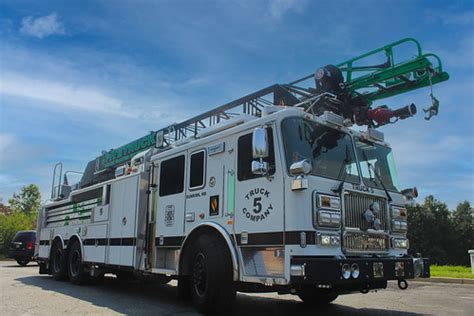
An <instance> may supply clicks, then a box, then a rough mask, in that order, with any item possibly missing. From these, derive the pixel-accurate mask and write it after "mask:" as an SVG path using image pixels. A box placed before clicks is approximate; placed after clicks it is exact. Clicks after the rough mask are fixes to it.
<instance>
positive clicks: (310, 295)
mask: <svg viewBox="0 0 474 316" xmlns="http://www.w3.org/2000/svg"><path fill="white" fill-rule="evenodd" d="M297 295H298V297H299V298H300V299H301V300H302V301H303V303H304V304H305V305H307V306H324V305H327V304H329V303H331V302H332V301H334V300H335V299H336V298H337V296H338V295H337V293H335V292H334V291H331V290H327V289H317V288H316V287H314V286H306V287H303V288H302V289H301V290H300V291H299V292H298V293H297Z"/></svg>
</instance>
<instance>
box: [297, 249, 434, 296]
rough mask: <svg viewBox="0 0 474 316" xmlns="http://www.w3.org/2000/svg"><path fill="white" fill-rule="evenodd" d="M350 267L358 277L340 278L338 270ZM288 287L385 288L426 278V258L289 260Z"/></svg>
mask: <svg viewBox="0 0 474 316" xmlns="http://www.w3.org/2000/svg"><path fill="white" fill-rule="evenodd" d="M345 264H348V265H349V266H350V267H351V266H353V265H354V264H356V265H357V267H358V268H359V274H358V277H353V276H352V275H351V276H350V277H349V278H347V279H346V278H344V277H343V273H342V268H343V266H344V265H345ZM291 267H292V273H291V274H292V275H291V283H292V284H313V285H317V286H320V287H336V288H337V287H338V288H342V289H343V288H346V289H348V290H350V289H360V288H365V289H373V288H385V287H386V285H387V281H390V280H405V279H413V278H415V277H423V278H429V277H430V263H429V259H427V258H412V257H389V258H377V257H370V258H365V257H364V258H361V257H357V258H345V259H336V258H318V257H293V258H292V260H291Z"/></svg>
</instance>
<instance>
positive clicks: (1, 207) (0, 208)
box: [0, 197, 13, 215]
mask: <svg viewBox="0 0 474 316" xmlns="http://www.w3.org/2000/svg"><path fill="white" fill-rule="evenodd" d="M11 213H13V210H12V209H11V208H10V207H9V206H8V205H5V204H3V200H2V198H1V197H0V215H1V214H3V215H10V214H11Z"/></svg>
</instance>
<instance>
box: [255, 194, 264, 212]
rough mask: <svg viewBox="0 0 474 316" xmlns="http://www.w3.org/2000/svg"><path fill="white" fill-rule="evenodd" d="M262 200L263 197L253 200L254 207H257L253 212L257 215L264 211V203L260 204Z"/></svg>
mask: <svg viewBox="0 0 474 316" xmlns="http://www.w3.org/2000/svg"><path fill="white" fill-rule="evenodd" d="M261 200H262V198H261V197H256V198H254V199H253V206H255V208H254V209H253V212H254V213H255V214H258V213H260V212H261V211H262V203H260V201H261Z"/></svg>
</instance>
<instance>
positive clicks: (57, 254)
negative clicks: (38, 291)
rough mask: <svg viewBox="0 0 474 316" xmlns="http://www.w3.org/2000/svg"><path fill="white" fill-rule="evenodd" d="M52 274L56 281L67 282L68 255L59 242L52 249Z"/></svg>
mask: <svg viewBox="0 0 474 316" xmlns="http://www.w3.org/2000/svg"><path fill="white" fill-rule="evenodd" d="M51 274H52V275H53V278H55V279H56V280H65V279H66V277H67V255H66V251H64V249H63V248H62V246H61V244H60V243H59V242H56V243H54V244H53V249H51Z"/></svg>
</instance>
